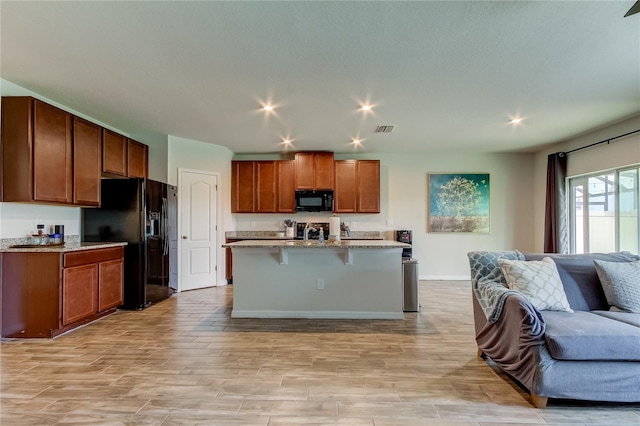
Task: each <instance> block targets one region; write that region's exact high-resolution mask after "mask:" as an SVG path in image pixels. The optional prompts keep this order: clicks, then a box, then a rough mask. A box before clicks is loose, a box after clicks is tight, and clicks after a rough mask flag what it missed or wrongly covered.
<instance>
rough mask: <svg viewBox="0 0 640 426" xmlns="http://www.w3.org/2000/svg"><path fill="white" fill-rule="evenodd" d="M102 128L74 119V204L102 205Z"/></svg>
mask: <svg viewBox="0 0 640 426" xmlns="http://www.w3.org/2000/svg"><path fill="white" fill-rule="evenodd" d="M101 174H102V128H101V127H100V126H97V125H95V124H93V123H89V122H88V121H86V120H83V119H81V118H78V117H74V118H73V203H74V204H80V205H83V206H99V205H100V175H101Z"/></svg>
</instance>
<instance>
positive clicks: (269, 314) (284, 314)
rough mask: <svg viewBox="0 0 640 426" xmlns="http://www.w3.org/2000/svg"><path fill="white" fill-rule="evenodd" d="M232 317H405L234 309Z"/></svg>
mask: <svg viewBox="0 0 640 426" xmlns="http://www.w3.org/2000/svg"><path fill="white" fill-rule="evenodd" d="M231 318H304V319H395V320H398V319H404V314H403V313H402V312H349V311H313V312H308V311H247V310H239V309H233V310H232V311H231Z"/></svg>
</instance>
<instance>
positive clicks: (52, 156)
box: [33, 100, 73, 203]
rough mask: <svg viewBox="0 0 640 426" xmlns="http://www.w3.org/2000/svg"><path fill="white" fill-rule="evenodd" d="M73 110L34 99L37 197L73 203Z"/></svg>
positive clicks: (34, 178) (34, 194) (34, 161)
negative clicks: (71, 111) (70, 112)
mask: <svg viewBox="0 0 640 426" xmlns="http://www.w3.org/2000/svg"><path fill="white" fill-rule="evenodd" d="M71 117H72V116H71V114H69V113H67V112H65V111H62V110H61V109H58V108H56V107H53V106H51V105H47V104H45V103H44V102H40V101H38V100H34V117H33V198H34V200H35V201H50V202H58V203H71V202H72V201H73V192H72V185H73V181H72V155H73V153H72V142H71V136H72V131H71V126H72V124H71Z"/></svg>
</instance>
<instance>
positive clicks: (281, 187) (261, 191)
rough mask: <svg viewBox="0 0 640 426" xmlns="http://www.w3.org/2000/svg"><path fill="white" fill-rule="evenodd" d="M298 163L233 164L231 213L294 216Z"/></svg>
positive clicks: (263, 162) (262, 162)
mask: <svg viewBox="0 0 640 426" xmlns="http://www.w3.org/2000/svg"><path fill="white" fill-rule="evenodd" d="M294 175H295V162H294V161H293V160H282V161H280V160H278V161H270V160H269V161H232V162H231V213H295V211H296V208H295V188H294Z"/></svg>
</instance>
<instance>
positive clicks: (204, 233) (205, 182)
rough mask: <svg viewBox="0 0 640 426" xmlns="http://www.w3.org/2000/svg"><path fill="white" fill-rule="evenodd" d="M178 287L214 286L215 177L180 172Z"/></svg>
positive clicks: (215, 251)
mask: <svg viewBox="0 0 640 426" xmlns="http://www.w3.org/2000/svg"><path fill="white" fill-rule="evenodd" d="M178 179H179V180H178V186H179V189H178V195H179V197H178V203H179V206H180V210H179V215H180V244H179V252H180V273H179V274H180V283H179V288H180V290H181V291H184V290H194V289H197V288H203V287H211V286H214V285H216V284H217V279H216V275H217V273H216V270H217V266H216V265H217V259H218V251H217V245H218V244H217V241H218V236H217V230H216V224H217V214H216V212H217V187H218V177H217V176H216V175H213V174H207V173H205V172H196V171H187V170H180V171H179V178H178Z"/></svg>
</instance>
